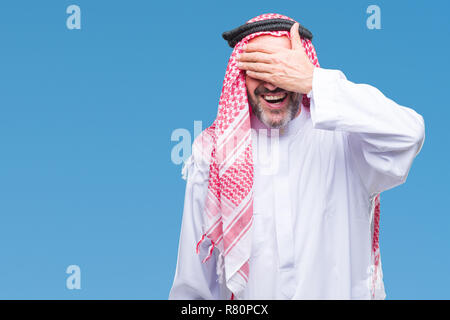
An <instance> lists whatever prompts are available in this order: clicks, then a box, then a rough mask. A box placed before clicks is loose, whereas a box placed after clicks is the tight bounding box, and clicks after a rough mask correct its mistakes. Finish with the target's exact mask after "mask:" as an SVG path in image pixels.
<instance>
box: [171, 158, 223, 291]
mask: <svg viewBox="0 0 450 320" xmlns="http://www.w3.org/2000/svg"><path fill="white" fill-rule="evenodd" d="M185 166H186V167H185V168H183V170H187V183H186V193H185V200H184V210H183V219H182V224H181V234H180V241H179V246H178V261H177V267H176V271H175V278H174V281H173V285H172V289H171V290H170V294H169V299H171V300H179V299H185V300H203V299H220V297H219V295H220V293H219V284H218V282H217V281H216V280H217V275H216V257H215V255H214V256H212V257H211V259H209V260H208V261H207V262H206V263H202V261H201V260H202V257H204V256H205V254H206V253H205V252H206V251H207V248H208V246H209V243H208V241H205V242H204V243H202V245H201V246H200V254H198V255H197V253H196V252H195V247H196V244H197V241H198V240H199V239H200V237H201V235H202V224H203V214H202V213H203V206H204V201H205V196H206V191H207V187H208V180H207V178H208V172H203V171H204V169H202V168H200V167H199V166H197V165H196V164H195V162H194V159H193V156H191V157H190V158H189V159H188V160H187V161H186V163H185Z"/></svg>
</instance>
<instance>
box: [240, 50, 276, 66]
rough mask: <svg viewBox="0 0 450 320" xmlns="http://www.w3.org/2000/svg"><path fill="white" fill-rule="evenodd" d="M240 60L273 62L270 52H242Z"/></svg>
mask: <svg viewBox="0 0 450 320" xmlns="http://www.w3.org/2000/svg"><path fill="white" fill-rule="evenodd" d="M238 61H241V62H262V63H271V62H272V59H271V57H270V54H269V53H263V52H248V53H245V52H244V53H241V55H240V56H239V58H238Z"/></svg>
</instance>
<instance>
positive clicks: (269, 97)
mask: <svg viewBox="0 0 450 320" xmlns="http://www.w3.org/2000/svg"><path fill="white" fill-rule="evenodd" d="M287 96H288V94H287V93H286V92H283V93H276V94H266V95H262V98H263V99H264V101H265V102H267V104H268V105H269V107H271V108H273V109H279V108H282V107H283V106H284V104H285V103H284V102H285V101H286V100H287Z"/></svg>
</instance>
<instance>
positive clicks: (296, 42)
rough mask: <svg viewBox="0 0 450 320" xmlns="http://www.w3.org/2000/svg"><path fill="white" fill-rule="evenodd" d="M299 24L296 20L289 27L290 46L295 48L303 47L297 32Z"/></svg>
mask: <svg viewBox="0 0 450 320" xmlns="http://www.w3.org/2000/svg"><path fill="white" fill-rule="evenodd" d="M298 27H299V24H298V23H297V22H296V23H294V24H293V25H292V27H291V31H290V32H291V48H292V49H294V50H296V49H300V48H303V46H302V40H301V39H300V34H299V32H298Z"/></svg>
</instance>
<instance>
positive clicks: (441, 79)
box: [0, 0, 450, 299]
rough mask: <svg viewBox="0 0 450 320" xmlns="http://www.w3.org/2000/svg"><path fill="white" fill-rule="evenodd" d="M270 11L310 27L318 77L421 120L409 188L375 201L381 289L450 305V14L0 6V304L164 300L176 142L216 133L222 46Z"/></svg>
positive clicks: (172, 253) (214, 6)
mask: <svg viewBox="0 0 450 320" xmlns="http://www.w3.org/2000/svg"><path fill="white" fill-rule="evenodd" d="M70 4H77V5H79V6H80V7H81V11H82V17H81V18H82V25H81V26H82V29H81V30H68V29H67V28H66V18H67V17H68V15H67V14H66V8H67V6H68V5H70ZM370 4H376V5H378V6H380V8H381V14H382V17H381V19H382V30H368V29H367V27H366V19H367V17H368V16H369V15H368V14H366V8H367V7H368V6H369V5H370ZM266 12H279V13H282V14H286V15H289V16H291V17H293V18H295V19H297V20H298V21H300V22H301V23H302V24H304V25H305V26H306V27H308V28H309V29H310V30H312V31H313V33H314V36H315V38H314V44H315V47H316V49H317V52H318V55H319V60H320V62H321V65H322V67H324V68H334V69H340V70H342V71H343V72H344V73H345V74H346V75H347V77H348V78H349V80H351V81H353V82H362V83H369V84H372V85H374V86H376V87H377V88H379V89H380V90H381V91H382V92H383V93H385V95H386V96H388V97H390V98H392V99H394V100H395V101H397V102H398V103H400V104H402V105H405V106H408V107H411V108H413V109H414V110H416V111H417V112H418V113H420V114H421V115H423V117H424V119H425V125H426V140H425V144H424V146H423V149H422V151H421V153H420V154H419V156H418V157H417V158H416V160H415V162H414V164H413V167H412V169H411V171H410V173H409V177H408V180H407V182H406V184H404V185H402V186H399V187H397V188H395V189H393V190H390V191H387V192H385V193H383V194H382V198H381V199H382V203H381V210H382V221H381V224H382V226H381V228H382V229H381V250H382V251H381V252H382V260H383V267H384V275H385V277H384V279H385V285H386V291H387V297H388V298H389V299H445V298H447V299H448V298H450V295H449V293H448V292H449V291H448V287H449V286H450V273H449V271H450V258H449V252H450V214H449V213H450V212H449V211H450V210H449V205H448V199H449V181H450V175H449V170H448V164H449V156H450V153H449V146H450V134H449V125H448V120H449V117H450V110H449V103H448V90H449V79H448V76H449V71H450V70H449V57H450V46H449V39H450V19H449V17H448V15H449V14H450V2H448V1H420V2H419V1H414V2H413V1H406V0H401V1H400V0H397V1H376V2H372V1H289V2H278V3H277V4H275V1H254V2H250V1H220V2H219V1H178V2H173V1H143V0H142V1H99V0H97V1H87V0H76V1H63V0H55V1H22V0H20V1H19V0H17V1H6V0H2V1H1V3H0V40H1V46H0V111H1V112H0V148H1V151H0V219H1V220H0V298H3V299H52V298H53V299H166V298H167V296H168V293H169V290H170V287H171V284H172V280H173V275H174V272H175V264H176V255H177V247H178V239H179V231H180V226H181V217H182V210H183V201H184V190H185V182H184V180H182V179H181V173H180V171H181V167H180V166H179V165H174V164H173V163H172V162H171V158H170V153H171V149H172V148H173V146H174V145H175V144H176V142H172V141H171V139H170V137H171V133H172V131H173V130H174V129H176V128H186V129H188V130H190V131H191V132H192V133H193V125H194V123H193V122H194V120H201V121H203V124H204V127H205V126H207V125H209V124H210V123H211V122H212V121H213V119H214V117H215V115H216V112H217V103H218V98H219V94H220V91H221V85H222V81H223V76H224V72H225V67H226V63H227V61H228V57H229V54H230V53H231V49H230V48H229V47H228V46H227V44H226V43H225V42H224V41H223V40H222V38H221V33H222V32H223V31H225V30H228V29H231V28H233V27H236V26H237V25H240V24H242V23H243V22H245V21H246V20H248V19H250V18H251V17H253V16H255V15H258V14H261V13H266ZM71 264H76V265H79V266H80V267H81V272H82V284H81V285H82V289H81V290H68V289H66V278H67V276H68V275H67V274H66V273H65V270H66V268H67V266H68V265H71Z"/></svg>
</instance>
